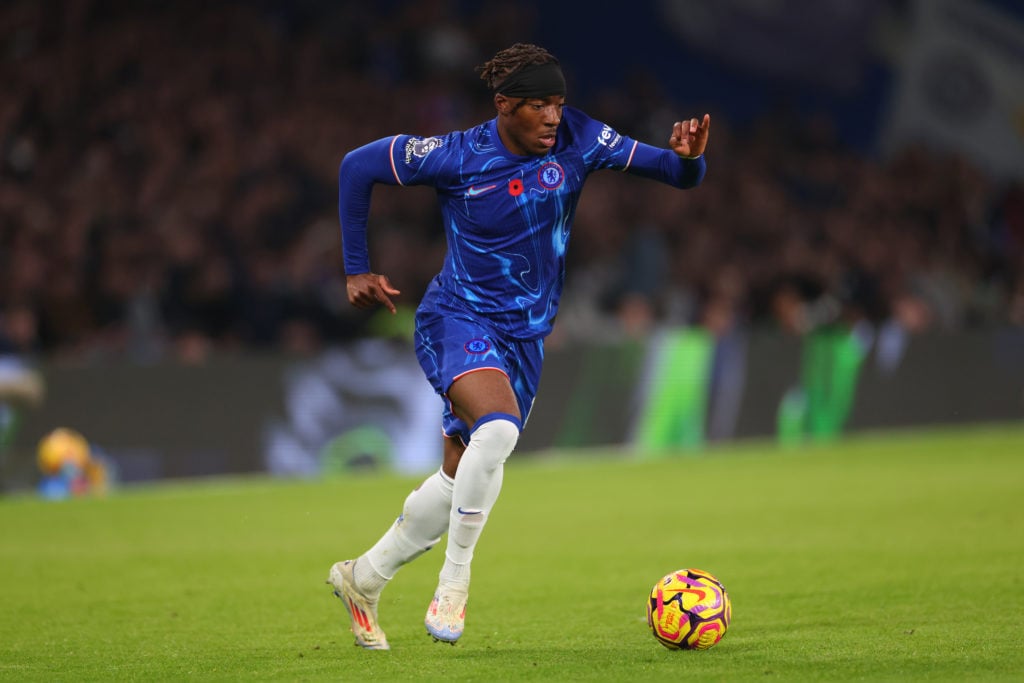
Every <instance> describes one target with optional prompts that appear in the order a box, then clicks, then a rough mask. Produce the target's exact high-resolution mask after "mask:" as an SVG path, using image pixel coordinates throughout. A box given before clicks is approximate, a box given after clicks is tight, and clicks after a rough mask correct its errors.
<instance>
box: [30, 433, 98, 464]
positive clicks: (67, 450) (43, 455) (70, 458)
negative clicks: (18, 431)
mask: <svg viewBox="0 0 1024 683" xmlns="http://www.w3.org/2000/svg"><path fill="white" fill-rule="evenodd" d="M38 462H39V469H40V470H42V471H43V473H44V474H56V473H58V472H60V471H61V470H62V469H64V468H65V467H66V466H67V465H73V466H74V467H75V468H76V469H77V470H78V471H79V472H83V471H84V470H85V468H86V465H88V463H89V442H88V441H86V440H85V437H84V436H82V435H81V434H79V433H78V432H76V431H75V430H73V429H67V428H65V427H60V428H58V429H55V430H53V431H52V432H50V433H49V434H47V435H46V436H44V437H43V439H42V440H41V441H40V442H39V450H38Z"/></svg>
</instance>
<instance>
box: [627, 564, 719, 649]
mask: <svg viewBox="0 0 1024 683" xmlns="http://www.w3.org/2000/svg"><path fill="white" fill-rule="evenodd" d="M731 620H732V602H730V600H729V594H728V593H726V591H725V586H723V585H722V582H721V581H719V580H718V579H716V578H715V577H714V576H712V575H711V574H709V573H708V572H705V571H701V570H700V569H680V570H678V571H674V572H672V573H671V574H667V575H665V576H664V577H662V579H661V580H660V581H658V583H656V584H654V588H653V589H651V595H650V597H649V598H648V600H647V625H648V626H650V627H651V633H653V634H654V637H655V638H656V639H657V641H658V642H659V643H661V644H662V645H664V646H665V647H667V648H668V649H670V650H706V649H708V648H709V647H711V646H712V645H714V644H715V643H717V642H718V641H720V640H721V639H722V636H724V635H725V632H726V630H727V629H728V628H729V622H730V621H731Z"/></svg>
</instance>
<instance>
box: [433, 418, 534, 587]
mask: <svg viewBox="0 0 1024 683" xmlns="http://www.w3.org/2000/svg"><path fill="white" fill-rule="evenodd" d="M488 418H490V419H488ZM513 420H515V418H514V417H513V416H511V415H507V416H506V415H503V414H499V413H492V414H491V415H485V416H484V417H482V418H481V419H480V420H479V421H477V426H476V427H475V428H474V430H473V433H472V435H471V436H470V441H469V446H467V447H466V450H465V452H464V453H463V454H462V459H461V460H460V461H459V470H458V473H457V474H456V475H455V490H454V492H453V494H452V506H451V519H450V522H449V525H448V546H447V548H446V549H445V561H444V567H442V568H441V574H440V583H441V584H447V585H452V586H456V587H460V588H463V589H464V588H465V587H467V586H468V585H469V574H470V571H469V568H470V562H472V560H473V549H474V548H476V543H477V540H479V538H480V533H481V532H482V531H483V528H484V524H486V523H487V516H488V515H489V514H490V512H491V508H492V507H494V503H495V501H497V500H498V494H499V493H500V492H501V481H502V477H503V475H504V465H505V460H507V459H508V456H509V455H511V454H512V449H514V448H515V446H516V442H517V441H518V440H519V422H518V420H516V421H514V422H513ZM481 421H484V422H483V423H482V424H481Z"/></svg>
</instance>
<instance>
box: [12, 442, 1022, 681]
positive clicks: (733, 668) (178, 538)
mask: <svg viewBox="0 0 1024 683" xmlns="http://www.w3.org/2000/svg"><path fill="white" fill-rule="evenodd" d="M620 455H621V454H620ZM587 456H590V457H587ZM415 483H416V481H414V480H412V479H408V478H399V477H395V476H353V477H349V478H334V479H329V480H322V481H282V480H270V479H264V478H251V479H248V478H245V479H240V480H234V479H233V480H210V481H202V482H198V483H197V482H182V483H172V484H166V485H159V486H146V487H134V488H126V489H122V490H119V491H117V492H115V493H114V494H113V495H111V496H109V497H108V498H106V499H81V500H71V501H65V502H60V503H48V502H44V501H39V500H35V499H33V498H29V497H12V498H7V499H2V500H0V521H2V525H3V530H2V534H0V679H2V680H30V681H85V680H101V681H112V680H138V681H180V680H225V681H227V680H273V681H319V680H324V681H327V680H331V681H343V680H352V681H356V680H360V681H361V680H426V679H434V680H441V679H445V680H456V681H461V680H466V681H469V680H475V681H493V680H517V679H522V680H551V681H567V680H603V681H664V680H701V681H714V680H719V681H730V682H732V681H744V680H757V681H765V680H793V681H805V680H867V681H877V680H892V681H913V680H936V681H946V680H973V681H977V680H1007V681H1009V680H1020V677H1021V676H1022V675H1024V570H1022V567H1024V429H1021V428H1019V427H991V428H971V429H959V430H943V431H933V432H920V433H913V434H911V433H898V434H888V435H869V436H859V437H856V438H848V439H846V440H843V441H841V442H837V443H833V444H829V445H819V446H814V447H806V448H801V449H796V450H779V449H777V448H776V447H775V446H774V445H772V444H745V445H739V446H730V447H727V448H726V447H723V448H715V449H709V450H708V451H706V452H704V453H703V454H700V455H678V456H677V457H671V458H664V459H659V460H642V459H632V458H629V459H626V458H622V457H616V456H614V455H613V454H611V453H589V454H584V453H563V454H560V455H557V456H555V455H552V456H550V457H549V456H544V457H535V458H526V457H521V458H519V459H518V460H517V458H516V456H513V458H512V460H510V462H509V464H508V466H507V468H506V476H505V485H504V489H503V493H502V497H501V500H500V501H499V503H498V506H497V507H496V509H495V511H494V513H493V515H492V517H491V521H490V523H489V525H488V528H487V531H486V533H485V535H484V537H483V538H482V540H481V542H480V545H479V546H478V548H477V557H476V562H475V563H474V581H473V590H472V595H471V599H470V602H469V612H468V620H467V630H466V634H465V635H464V636H463V638H462V640H461V641H460V642H459V643H458V644H457V645H456V646H455V647H449V646H447V645H442V644H437V643H433V642H432V641H431V640H430V639H429V637H428V636H427V635H426V633H425V631H424V629H423V624H422V619H423V612H424V611H425V609H426V607H427V603H428V602H429V600H430V597H431V592H432V590H433V587H434V583H435V580H436V574H437V571H438V569H439V567H440V563H441V560H442V556H443V552H442V549H441V548H435V549H434V550H432V551H430V552H429V553H427V554H426V555H425V556H424V557H422V558H420V559H419V560H418V561H417V562H416V563H414V564H412V565H410V566H408V567H406V568H405V569H403V570H402V571H401V572H400V573H399V574H398V576H397V577H396V578H395V580H394V582H393V583H392V585H391V586H389V588H388V589H387V591H385V593H384V597H383V599H382V602H381V622H382V625H383V626H384V628H385V629H386V630H387V633H388V637H389V640H390V641H391V645H392V648H393V649H392V650H391V651H390V652H370V651H363V650H361V649H359V648H355V647H353V645H352V638H351V634H350V633H348V631H347V628H346V627H344V626H343V623H345V622H344V621H343V616H344V611H343V609H342V606H341V604H340V602H339V601H338V600H337V599H335V598H333V597H332V596H331V595H330V592H329V589H328V587H327V586H326V585H325V583H324V579H325V578H326V575H327V570H328V568H329V567H330V565H331V563H333V562H334V561H336V560H341V559H345V558H347V557H350V556H354V555H357V554H358V553H359V552H361V551H362V550H364V549H365V548H367V547H368V546H369V545H370V544H371V543H372V542H374V541H375V540H376V538H377V537H378V536H379V535H380V533H381V532H382V531H383V530H384V529H385V528H386V527H387V525H388V524H389V522H390V521H391V520H392V519H393V517H394V516H395V515H396V514H397V512H398V510H399V508H400V506H401V502H402V500H403V499H404V497H405V495H406V493H407V492H408V491H409V490H410V489H411V487H412V486H413V485H415ZM682 567H697V568H701V569H705V570H707V571H710V572H712V573H714V574H716V575H717V576H718V577H719V578H720V579H721V580H722V581H723V583H724V584H725V586H726V588H727V589H728V590H729V593H730V596H731V597H732V601H733V608H734V615H733V623H732V626H731V628H730V630H729V632H728V634H727V635H726V636H725V638H724V639H723V640H722V642H721V643H719V644H718V645H717V646H715V647H714V648H712V649H711V650H707V651H704V652H685V651H684V652H672V651H669V650H666V649H664V648H662V647H661V646H660V645H659V644H658V643H657V642H656V641H655V640H654V638H653V637H652V636H651V635H650V633H649V632H648V630H647V626H646V623H645V621H644V601H645V598H646V595H647V593H648V591H649V590H650V588H651V586H652V585H653V584H654V582H655V581H657V579H658V578H660V577H661V576H662V575H663V574H665V573H667V572H669V571H672V570H674V569H679V568H682Z"/></svg>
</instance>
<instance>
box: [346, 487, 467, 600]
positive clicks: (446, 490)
mask: <svg viewBox="0 0 1024 683" xmlns="http://www.w3.org/2000/svg"><path fill="white" fill-rule="evenodd" d="M453 487H454V482H453V480H452V479H451V477H449V476H448V475H446V474H445V473H444V472H442V471H441V470H438V471H437V472H435V473H434V474H432V475H430V476H429V477H427V478H426V480H424V482H423V483H422V484H420V485H419V486H418V487H417V488H416V490H414V491H413V492H412V493H410V494H409V496H408V497H407V498H406V499H405V505H404V506H403V507H402V514H401V516H400V517H399V518H398V519H396V520H395V523H394V524H392V525H391V528H389V529H388V530H387V531H386V532H385V533H384V535H383V536H381V538H380V540H379V541H377V543H376V544H375V545H374V546H373V547H372V548H370V549H369V550H368V551H366V552H365V553H364V554H363V555H362V557H360V558H359V559H360V560H366V561H365V562H363V561H359V562H356V565H355V567H354V568H353V572H354V579H355V582H356V586H357V587H358V588H359V590H360V591H361V592H362V593H363V594H364V595H366V597H367V598H370V599H374V598H376V597H377V596H379V595H380V592H381V591H382V590H383V589H384V586H385V584H387V582H388V581H390V580H391V578H392V577H394V575H395V572H397V571H398V570H399V569H400V568H401V567H402V565H404V564H407V563H409V562H411V561H412V560H414V559H416V558H417V557H419V556H420V555H422V554H423V553H425V552H426V551H428V550H430V548H432V547H433V546H434V545H435V544H436V543H437V542H438V541H439V540H441V536H442V535H443V534H444V532H445V531H446V530H447V528H448V519H449V515H450V514H451V509H452V491H453Z"/></svg>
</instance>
